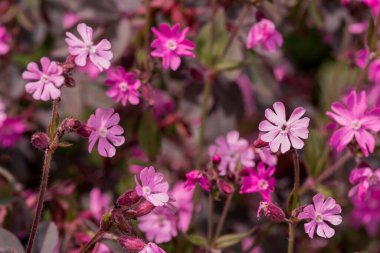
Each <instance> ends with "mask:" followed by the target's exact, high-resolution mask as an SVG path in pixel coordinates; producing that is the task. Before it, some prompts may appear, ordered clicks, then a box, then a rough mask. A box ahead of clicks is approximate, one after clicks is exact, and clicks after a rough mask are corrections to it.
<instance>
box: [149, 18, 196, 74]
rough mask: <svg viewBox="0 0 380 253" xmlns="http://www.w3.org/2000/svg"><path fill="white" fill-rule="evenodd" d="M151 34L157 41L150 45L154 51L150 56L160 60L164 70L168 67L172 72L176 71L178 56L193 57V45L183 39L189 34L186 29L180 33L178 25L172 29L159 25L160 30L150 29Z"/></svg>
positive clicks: (178, 62) (178, 61) (179, 60)
mask: <svg viewBox="0 0 380 253" xmlns="http://www.w3.org/2000/svg"><path fill="white" fill-rule="evenodd" d="M152 32H153V33H154V35H156V37H157V39H155V40H154V41H153V42H152V44H151V47H152V48H153V49H154V50H153V51H152V52H151V55H152V56H153V57H159V58H162V65H163V67H164V69H168V68H169V67H170V68H171V69H172V70H174V71H175V70H177V69H178V68H179V66H180V65H181V58H180V56H187V57H195V55H194V53H193V52H192V51H193V50H194V49H195V45H194V43H193V42H192V41H190V40H187V39H186V38H185V37H186V35H187V33H188V32H189V28H188V27H186V28H185V29H183V31H182V32H181V31H180V26H179V24H176V25H174V26H173V27H170V26H169V25H167V24H160V30H157V29H156V28H152Z"/></svg>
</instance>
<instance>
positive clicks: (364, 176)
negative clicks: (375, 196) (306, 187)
mask: <svg viewBox="0 0 380 253" xmlns="http://www.w3.org/2000/svg"><path fill="white" fill-rule="evenodd" d="M350 183H351V184H355V183H358V184H357V185H355V186H354V187H353V188H352V189H351V190H350V191H349V193H348V196H350V197H353V196H356V197H357V198H359V199H360V200H364V199H365V198H366V196H367V194H368V192H369V189H370V188H371V187H373V186H375V185H380V169H377V170H375V171H373V170H372V169H370V168H358V169H353V170H352V171H351V174H350Z"/></svg>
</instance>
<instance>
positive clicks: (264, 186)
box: [259, 179, 269, 191]
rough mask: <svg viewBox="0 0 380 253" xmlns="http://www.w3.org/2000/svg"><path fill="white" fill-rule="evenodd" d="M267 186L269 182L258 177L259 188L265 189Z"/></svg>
mask: <svg viewBox="0 0 380 253" xmlns="http://www.w3.org/2000/svg"><path fill="white" fill-rule="evenodd" d="M268 186H269V184H268V181H267V180H265V179H260V180H259V188H260V190H262V191H263V190H266V189H268Z"/></svg>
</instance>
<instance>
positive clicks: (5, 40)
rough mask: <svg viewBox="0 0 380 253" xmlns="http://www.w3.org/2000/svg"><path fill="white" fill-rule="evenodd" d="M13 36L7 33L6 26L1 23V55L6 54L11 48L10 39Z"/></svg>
mask: <svg viewBox="0 0 380 253" xmlns="http://www.w3.org/2000/svg"><path fill="white" fill-rule="evenodd" d="M10 39H11V37H10V36H9V34H8V33H7V30H6V29H5V27H4V26H1V25H0V55H5V54H7V53H8V52H9V50H10V45H9V41H10Z"/></svg>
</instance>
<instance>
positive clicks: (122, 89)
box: [105, 67, 141, 106]
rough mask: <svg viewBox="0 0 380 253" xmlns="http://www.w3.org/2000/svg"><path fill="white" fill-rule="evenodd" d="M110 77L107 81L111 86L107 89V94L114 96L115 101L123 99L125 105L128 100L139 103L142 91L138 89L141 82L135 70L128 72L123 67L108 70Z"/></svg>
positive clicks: (122, 102)
mask: <svg viewBox="0 0 380 253" xmlns="http://www.w3.org/2000/svg"><path fill="white" fill-rule="evenodd" d="M107 76H108V79H107V80H106V81H105V83H106V85H108V86H109V87H110V88H109V89H108V91H107V93H106V94H107V96H108V97H110V98H112V99H113V100H114V101H115V103H118V102H120V101H121V104H122V105H123V106H126V105H127V102H128V101H129V103H131V104H132V105H137V104H138V103H139V102H140V98H139V97H140V93H139V91H138V89H139V88H140V86H141V82H140V80H139V79H137V74H136V73H135V72H126V71H125V70H124V69H123V68H122V67H118V68H116V69H115V70H109V71H108V72H107Z"/></svg>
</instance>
